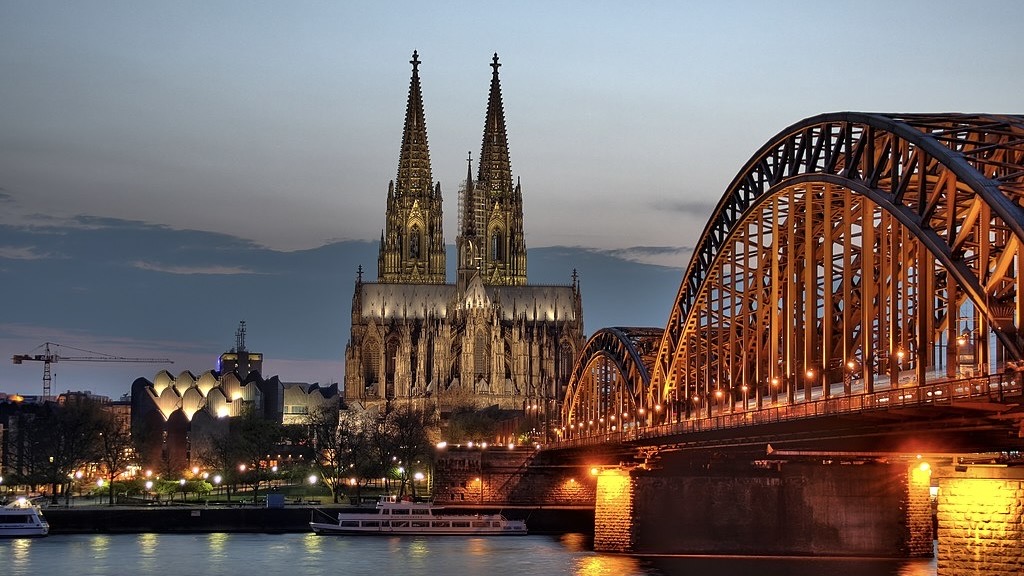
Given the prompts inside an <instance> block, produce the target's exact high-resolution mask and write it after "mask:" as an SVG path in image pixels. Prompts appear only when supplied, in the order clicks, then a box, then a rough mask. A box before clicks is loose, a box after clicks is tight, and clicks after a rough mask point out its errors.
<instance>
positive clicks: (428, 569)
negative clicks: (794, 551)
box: [0, 533, 936, 576]
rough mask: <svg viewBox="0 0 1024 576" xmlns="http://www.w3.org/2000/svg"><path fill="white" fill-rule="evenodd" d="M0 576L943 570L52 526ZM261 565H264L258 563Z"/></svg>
mask: <svg viewBox="0 0 1024 576" xmlns="http://www.w3.org/2000/svg"><path fill="white" fill-rule="evenodd" d="M0 558H2V559H3V560H2V562H0V566H2V568H0V576H38V575H40V574H76V575H78V576H89V575H97V576H99V575H103V576H106V575H109V574H132V575H133V576H149V575H153V576H166V575H168V574H203V575H206V576H235V575H239V576H242V575H248V574H251V573H252V572H253V571H254V570H255V571H257V572H258V574H259V576H278V575H280V576H314V575H317V576H319V575H322V574H329V573H334V572H338V573H344V574H345V575H346V576H361V575H368V576H380V575H381V574H395V575H402V576H419V575H423V576H434V575H437V574H450V575H453V576H455V575H462V574H481V575H483V576H496V575H499V574H514V575H515V576H549V575H551V574H565V575H568V576H676V575H684V576H736V575H743V576H752V575H756V576H828V575H833V574H835V575H841V576H935V572H936V569H935V561H934V560H928V559H926V560H868V559H818V558H755V557H745V558H736V557H731V558H720V557H672V556H650V557H647V556H628V555H620V554H603V553H597V552H594V551H593V550H592V543H591V539H590V538H589V537H588V536H585V535H582V534H565V535H562V536H521V537H518V536H517V537H500V538H447V537H412V538H410V537H366V536H361V537H343V536H339V537H334V536H317V535H314V534H225V533H219V534H193V535H188V534H163V535H159V536H158V535H156V534H116V535H99V534H90V535H84V534H82V535H51V536H49V537H47V538H44V539H39V540H24V539H18V540H9V541H0ZM256 567H258V568H256Z"/></svg>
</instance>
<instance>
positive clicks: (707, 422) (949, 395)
mask: <svg viewBox="0 0 1024 576" xmlns="http://www.w3.org/2000/svg"><path fill="white" fill-rule="evenodd" d="M1022 395H1024V387H1022V383H1021V378H1020V377H1018V375H1017V373H1008V374H1005V373H999V374H993V375H990V376H981V377H975V378H963V379H957V380H947V381H942V382H932V383H929V384H923V385H919V386H910V387H904V388H893V389H887V390H881V391H876V392H872V393H859V394H853V395H844V396H834V397H830V398H823V399H818V400H810V401H804V402H796V403H787V402H785V401H782V403H775V404H772V405H770V406H764V407H762V408H760V409H750V410H743V409H742V408H740V409H738V410H736V411H732V412H719V413H713V414H712V415H711V416H694V417H690V418H684V419H680V420H677V421H672V422H666V423H663V424H652V425H648V426H642V425H641V426H634V427H631V428H628V429H625V430H618V431H600V430H599V431H595V432H594V433H591V434H587V435H581V436H577V437H573V438H568V439H564V440H561V441H559V442H557V443H556V444H557V445H558V446H559V447H567V448H568V447H576V446H590V445H595V444H614V443H623V442H632V441H638V440H644V439H648V438H658V437H663V436H676V435H680V434H687V433H693V432H707V431H712V430H722V429H729V428H740V427H744V426H756V425H759V424H775V423H779V422H785V421H794V420H803V419H807V418H818V417H822V416H831V415H836V414H856V413H860V412H871V411H879V410H888V409H892V408H896V407H914V406H928V405H951V404H952V403H954V402H958V401H977V402H1002V401H1003V400H1004V399H1005V398H1007V397H1016V396H1022Z"/></svg>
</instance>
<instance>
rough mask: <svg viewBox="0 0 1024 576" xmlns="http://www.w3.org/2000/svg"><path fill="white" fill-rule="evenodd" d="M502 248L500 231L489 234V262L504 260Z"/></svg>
mask: <svg viewBox="0 0 1024 576" xmlns="http://www.w3.org/2000/svg"><path fill="white" fill-rule="evenodd" d="M503 248H504V247H503V246H502V242H501V230H495V231H494V232H492V233H491V261H492V262H500V261H501V260H504V259H505V255H504V252H505V251H504V249H503Z"/></svg>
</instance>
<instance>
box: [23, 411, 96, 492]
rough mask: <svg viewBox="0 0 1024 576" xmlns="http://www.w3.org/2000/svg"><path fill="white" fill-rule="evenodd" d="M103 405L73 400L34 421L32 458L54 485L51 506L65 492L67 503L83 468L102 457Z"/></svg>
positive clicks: (47, 480) (52, 486)
mask: <svg viewBox="0 0 1024 576" xmlns="http://www.w3.org/2000/svg"><path fill="white" fill-rule="evenodd" d="M103 415H104V412H103V408H102V406H101V405H100V404H99V403H98V402H96V401H94V400H91V399H88V398H70V399H69V400H68V401H67V402H65V403H64V405H63V406H57V405H55V404H52V405H49V408H48V409H47V410H45V411H44V413H43V414H42V415H41V416H42V417H40V418H36V419H34V420H33V421H32V429H33V431H32V433H33V434H34V435H35V436H36V438H37V439H38V443H34V448H33V450H34V454H33V458H35V459H37V464H38V465H39V468H38V469H39V470H41V472H42V478H43V479H44V480H45V482H46V483H47V484H50V486H51V503H52V504H56V503H57V495H58V492H59V491H61V490H63V492H64V497H65V503H67V502H69V501H70V498H71V489H70V488H71V478H73V476H74V472H75V471H76V470H78V469H80V468H82V467H83V466H84V465H86V464H88V463H90V462H95V461H96V460H97V459H98V457H99V450H98V438H99V433H100V430H101V422H102V420H103Z"/></svg>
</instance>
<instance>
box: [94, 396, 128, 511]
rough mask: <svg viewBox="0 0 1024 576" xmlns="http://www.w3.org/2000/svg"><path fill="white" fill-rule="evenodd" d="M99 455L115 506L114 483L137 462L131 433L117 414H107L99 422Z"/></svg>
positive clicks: (108, 491) (111, 504)
mask: <svg viewBox="0 0 1024 576" xmlns="http://www.w3.org/2000/svg"><path fill="white" fill-rule="evenodd" d="M97 454H98V456H99V461H100V462H101V463H102V464H103V466H104V468H105V472H106V476H105V478H106V481H107V496H108V500H109V505H110V506H113V505H114V481H115V480H117V478H118V477H119V476H121V475H122V474H124V473H125V472H127V471H128V467H129V466H130V465H132V464H134V463H135V461H136V458H135V450H134V444H133V442H132V435H131V431H130V430H129V428H128V426H126V425H125V422H124V421H123V419H122V418H120V417H118V416H117V415H116V414H111V413H106V414H104V417H103V418H101V420H100V422H99V438H98V450H97Z"/></svg>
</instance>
